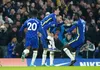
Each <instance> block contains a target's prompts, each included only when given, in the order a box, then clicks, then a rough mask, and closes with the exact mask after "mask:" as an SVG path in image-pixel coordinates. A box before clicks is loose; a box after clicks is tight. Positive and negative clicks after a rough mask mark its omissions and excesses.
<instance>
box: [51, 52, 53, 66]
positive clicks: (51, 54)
mask: <svg viewBox="0 0 100 70" xmlns="http://www.w3.org/2000/svg"><path fill="white" fill-rule="evenodd" d="M53 61H54V52H50V66H52V65H53Z"/></svg>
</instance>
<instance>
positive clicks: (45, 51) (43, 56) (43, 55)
mask: <svg viewBox="0 0 100 70" xmlns="http://www.w3.org/2000/svg"><path fill="white" fill-rule="evenodd" d="M46 57H47V49H44V51H43V54H42V65H44V64H45V61H46Z"/></svg>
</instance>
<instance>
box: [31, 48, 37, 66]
mask: <svg viewBox="0 0 100 70" xmlns="http://www.w3.org/2000/svg"><path fill="white" fill-rule="evenodd" d="M37 54H38V50H37V49H34V50H33V55H32V60H31V64H30V66H35V64H34V63H35V60H36V57H37Z"/></svg>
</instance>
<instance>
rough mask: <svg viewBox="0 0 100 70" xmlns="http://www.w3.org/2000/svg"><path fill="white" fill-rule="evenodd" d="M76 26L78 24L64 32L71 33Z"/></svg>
mask: <svg viewBox="0 0 100 70" xmlns="http://www.w3.org/2000/svg"><path fill="white" fill-rule="evenodd" d="M77 26H78V24H77V23H76V24H74V25H73V26H72V27H71V28H69V29H68V30H67V31H66V32H67V33H69V32H72V31H73V30H74V29H75V28H76V27H77Z"/></svg>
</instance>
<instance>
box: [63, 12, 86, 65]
mask: <svg viewBox="0 0 100 70" xmlns="http://www.w3.org/2000/svg"><path fill="white" fill-rule="evenodd" d="M74 19H75V20H76V21H77V22H76V24H74V25H73V26H72V27H71V28H70V29H69V30H67V33H69V32H72V31H73V30H74V29H75V28H76V30H77V31H76V38H75V39H73V40H72V41H70V42H69V43H68V44H66V45H65V46H64V49H63V50H64V52H65V53H66V54H67V55H68V56H69V58H70V59H71V63H70V65H69V66H73V65H74V63H75V62H76V59H75V57H74V56H75V51H76V50H77V49H78V48H79V47H80V46H81V45H82V44H83V43H84V41H85V21H84V20H83V19H81V18H80V15H79V14H78V13H75V15H74ZM73 54H74V55H73Z"/></svg>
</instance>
